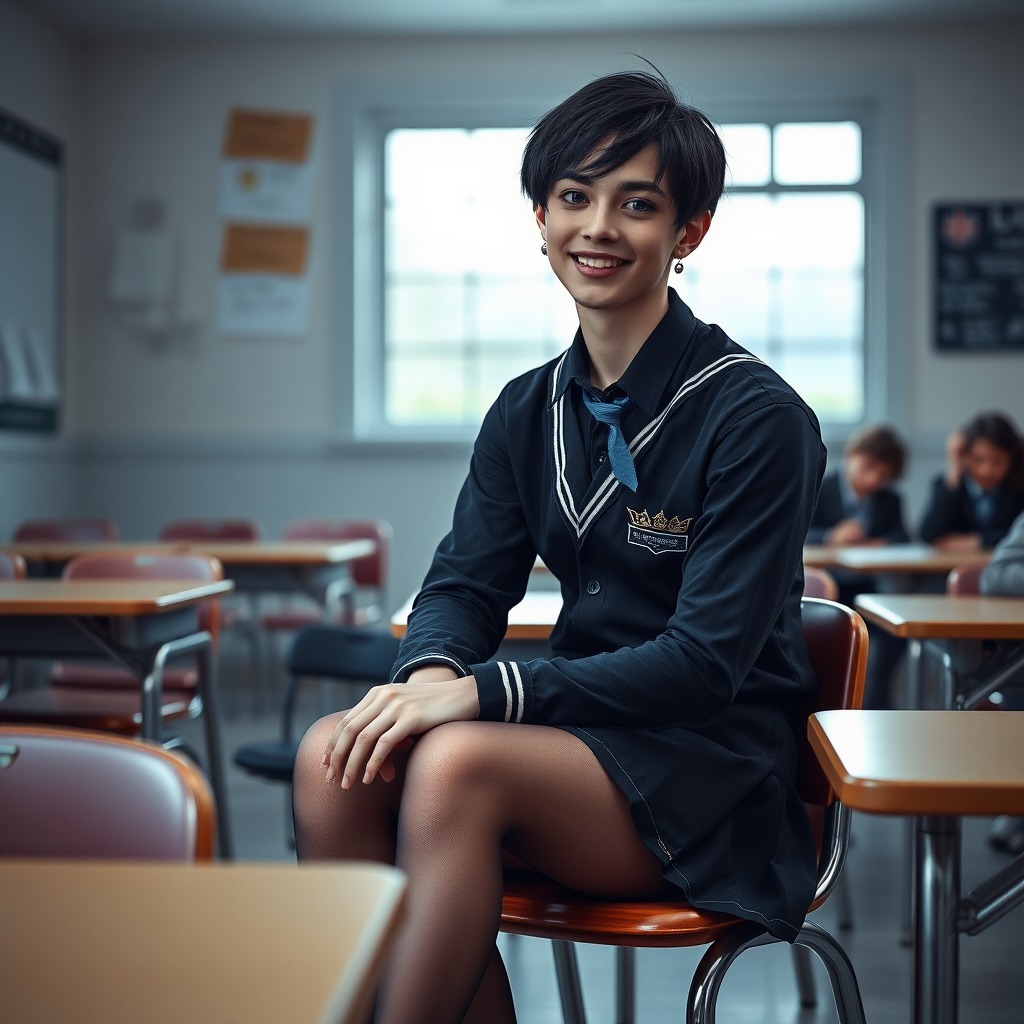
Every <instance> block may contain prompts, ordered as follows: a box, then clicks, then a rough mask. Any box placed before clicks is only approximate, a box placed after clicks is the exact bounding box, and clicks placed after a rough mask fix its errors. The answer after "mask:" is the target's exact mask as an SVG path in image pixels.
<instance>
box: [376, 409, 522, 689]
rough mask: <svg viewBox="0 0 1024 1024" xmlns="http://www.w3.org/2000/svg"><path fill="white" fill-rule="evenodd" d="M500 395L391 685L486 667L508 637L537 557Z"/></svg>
mask: <svg viewBox="0 0 1024 1024" xmlns="http://www.w3.org/2000/svg"><path fill="white" fill-rule="evenodd" d="M506 394H507V389H506V391H503V392H502V394H501V395H500V396H499V397H498V400H497V401H496V402H495V403H494V405H493V406H492V407H491V409H490V411H489V412H488V413H487V416H486V417H485V419H484V423H483V425H482V426H481V428H480V434H479V435H478V437H477V441H476V445H475V447H474V450H473V458H472V461H471V463H470V469H469V476H468V477H467V479H466V482H465V483H464V484H463V487H462V491H461V493H460V494H459V498H458V501H457V503H456V506H455V515H454V519H453V524H452V531H451V533H449V534H448V536H447V537H445V538H444V540H443V541H442V542H441V544H440V546H439V547H438V549H437V552H436V554H435V555H434V560H433V563H432V564H431V567H430V571H429V572H428V573H427V577H426V580H425V581H424V584H423V588H422V589H421V591H420V593H419V595H418V596H417V598H416V602H415V605H414V606H413V610H412V614H411V615H410V618H409V627H408V630H407V632H406V635H405V638H404V640H403V641H402V645H401V647H400V648H399V654H398V659H397V661H396V662H395V670H394V672H393V679H394V680H396V681H398V682H404V681H405V679H406V678H407V677H408V675H409V673H410V672H411V671H413V670H414V669H416V668H418V667H421V666H423V665H427V664H445V665H449V666H451V667H452V668H453V669H454V670H455V671H456V672H458V673H459V674H460V675H468V674H469V665H470V664H472V663H474V662H478V661H484V660H486V659H487V658H489V657H490V656H491V655H492V654H493V653H494V652H495V650H496V649H497V647H498V644H499V643H500V642H501V640H502V638H503V637H504V635H505V629H506V626H507V623H508V610H509V609H510V608H511V607H512V606H513V605H515V604H518V603H519V601H521V600H522V597H523V594H524V593H525V592H526V585H527V582H528V581H529V578H530V570H531V568H532V567H533V562H534V559H535V558H536V550H535V548H534V546H533V543H532V541H531V540H530V536H529V532H528V530H527V527H526V521H525V518H524V516H523V510H522V505H521V503H520V499H519V493H518V490H517V487H516V481H515V478H514V476H513V472H512V466H511V464H510V461H509V455H508V451H507V448H506V444H505V436H506V435H505V424H504V414H503V406H504V403H505V399H506Z"/></svg>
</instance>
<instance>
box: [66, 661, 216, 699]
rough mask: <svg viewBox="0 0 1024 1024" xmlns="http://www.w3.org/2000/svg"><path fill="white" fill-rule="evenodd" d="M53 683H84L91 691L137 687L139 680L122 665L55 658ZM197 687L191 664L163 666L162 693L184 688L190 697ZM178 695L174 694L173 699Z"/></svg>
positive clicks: (178, 697) (134, 688)
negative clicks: (56, 659)
mask: <svg viewBox="0 0 1024 1024" xmlns="http://www.w3.org/2000/svg"><path fill="white" fill-rule="evenodd" d="M50 682H51V683H52V684H53V685H54V686H84V687H87V688H88V689H92V690H138V688H139V681H138V679H136V678H135V676H133V675H132V674H131V672H129V671H128V670H127V669H125V668H120V667H119V666H118V665H112V664H109V665H108V664H87V663H85V662H78V661H58V662H57V663H56V664H55V665H54V666H53V670H52V671H51V672H50ZM198 686H199V671H198V670H197V669H196V668H194V667H193V666H191V665H189V666H185V667H182V666H177V665H171V666H169V667H168V668H165V669H164V680H163V688H164V696H165V697H167V696H168V695H169V694H170V693H171V691H179V690H186V691H188V697H186V698H185V699H186V700H191V699H192V695H193V694H194V693H195V692H196V689H197V687H198ZM180 697H181V695H180V694H177V699H180Z"/></svg>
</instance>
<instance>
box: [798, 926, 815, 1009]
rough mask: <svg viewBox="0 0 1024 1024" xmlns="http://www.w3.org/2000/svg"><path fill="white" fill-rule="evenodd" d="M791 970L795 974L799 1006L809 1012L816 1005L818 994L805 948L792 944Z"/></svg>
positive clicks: (808, 952) (808, 953) (809, 956)
mask: <svg viewBox="0 0 1024 1024" xmlns="http://www.w3.org/2000/svg"><path fill="white" fill-rule="evenodd" d="M793 970H794V972H795V973H796V990H797V994H798V995H799V996H800V1005H801V1006H802V1007H803V1008H804V1009H805V1010H809V1009H811V1008H812V1007H814V1006H817V1005H818V992H817V988H816V987H815V984H814V966H813V965H812V964H811V951H810V950H809V949H808V948H807V947H806V946H798V945H796V944H795V943H794V944H793Z"/></svg>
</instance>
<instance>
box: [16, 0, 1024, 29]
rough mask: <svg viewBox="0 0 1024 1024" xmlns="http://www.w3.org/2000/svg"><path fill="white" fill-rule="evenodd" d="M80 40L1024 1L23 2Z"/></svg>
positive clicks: (762, 19)
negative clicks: (88, 38) (114, 37)
mask: <svg viewBox="0 0 1024 1024" xmlns="http://www.w3.org/2000/svg"><path fill="white" fill-rule="evenodd" d="M23 2H24V3H25V4H26V5H27V6H29V7H31V8H33V9H34V10H36V11H38V12H39V13H41V14H43V15H44V16H46V17H47V18H49V19H50V20H51V21H53V22H56V23H57V24H58V25H60V26H62V27H64V28H65V29H67V30H69V31H70V32H72V33H74V34H76V35H84V36H93V37H98V36H125V35H132V36H136V35H165V34H168V35H170V34H174V35H180V34H189V35H194V34H207V33H209V34H222V33H226V32H230V33H233V34H239V33H254V34H269V33H277V32H285V33H295V34H299V33H311V32H316V33H319V32H389V33H409V32H495V31H499V32H509V31H513V32H515V31H518V32H535V31H549V30H556V31H577V32H591V31H601V30H608V29H644V28H647V29H650V28H674V27H685V26H739V25H766V24H827V23H830V22H847V23H849V22H858V21H871V22H878V21H883V20H884V21H918V20H920V21H925V20H928V21H931V20H946V19H956V20H961V19H963V20H968V19H970V20H975V19H979V18H993V17H1001V16H1002V17H1007V16H1008V17H1024V0H23Z"/></svg>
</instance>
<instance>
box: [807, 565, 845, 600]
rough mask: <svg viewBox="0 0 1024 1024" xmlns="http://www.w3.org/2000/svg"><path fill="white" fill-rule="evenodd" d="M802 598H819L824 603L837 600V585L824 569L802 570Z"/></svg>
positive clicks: (808, 568)
mask: <svg viewBox="0 0 1024 1024" xmlns="http://www.w3.org/2000/svg"><path fill="white" fill-rule="evenodd" d="M804 597H819V598H821V599H822V600H824V601H837V600H838V599H839V585H838V584H837V583H836V581H835V579H834V578H833V577H832V575H831V574H830V573H827V572H825V570H824V569H812V568H810V567H805V568H804Z"/></svg>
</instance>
